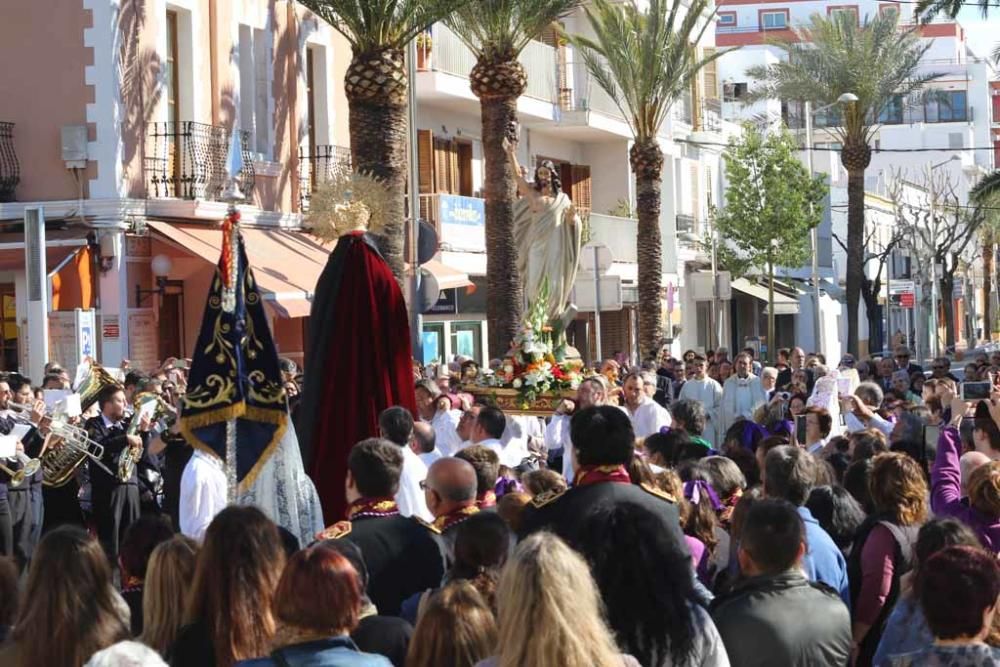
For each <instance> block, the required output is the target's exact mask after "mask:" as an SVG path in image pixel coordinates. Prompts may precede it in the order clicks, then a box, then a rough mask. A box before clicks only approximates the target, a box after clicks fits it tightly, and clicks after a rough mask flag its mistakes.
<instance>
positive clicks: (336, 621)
mask: <svg viewBox="0 0 1000 667" xmlns="http://www.w3.org/2000/svg"><path fill="white" fill-rule="evenodd" d="M363 599H364V589H363V588H362V586H361V577H360V576H359V575H358V572H357V570H355V569H354V566H353V565H351V562H350V561H349V560H348V559H347V558H346V557H345V556H344V555H342V554H341V553H340V552H338V551H337V550H336V549H333V548H331V547H329V546H327V545H326V544H325V543H322V542H321V543H319V544H315V545H313V546H311V547H308V548H306V549H302V550H301V551H298V552H296V553H295V555H293V556H292V557H291V558H290V559H289V561H288V564H287V565H286V566H285V571H284V572H283V573H282V574H281V580H280V581H279V582H278V588H277V590H276V591H275V593H274V615H275V617H276V619H277V622H278V629H277V632H276V634H275V636H274V641H273V643H272V646H273V650H272V651H271V655H270V656H269V657H265V658H256V659H253V660H243V661H241V662H239V663H238V664H239V666H240V667H288V666H289V665H337V666H338V667H348V666H350V667H391V665H392V663H391V662H389V661H388V660H387V659H386V658H384V657H382V656H380V655H374V654H371V653H362V652H361V651H359V650H358V647H357V645H356V644H355V643H354V641H353V640H351V636H350V635H351V632H352V631H353V630H354V629H355V628H356V627H357V626H358V620H359V618H360V614H361V604H362V601H363Z"/></svg>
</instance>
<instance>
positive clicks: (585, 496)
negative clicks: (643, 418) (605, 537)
mask: <svg viewBox="0 0 1000 667" xmlns="http://www.w3.org/2000/svg"><path fill="white" fill-rule="evenodd" d="M570 440H571V441H572V443H573V455H574V461H575V472H574V477H573V480H574V485H573V488H571V489H569V490H567V491H552V492H549V493H544V494H541V495H540V496H535V498H534V499H533V500H532V502H531V504H529V505H528V506H527V507H525V510H524V514H523V515H522V519H521V530H520V532H519V537H521V538H524V537H526V536H528V535H530V534H531V533H534V532H536V531H539V530H551V531H552V532H554V533H555V534H557V535H558V536H559V537H561V538H563V539H564V540H566V542H567V543H568V544H569V545H570V546H572V547H574V548H577V549H579V548H580V546H581V545H582V543H583V542H584V541H585V540H586V539H587V535H585V534H583V531H582V527H583V525H584V524H585V523H586V521H587V518H588V517H589V516H590V514H591V513H592V512H593V511H594V510H596V509H597V508H598V507H600V506H602V505H607V504H615V503H619V502H625V501H631V502H634V503H637V504H639V505H642V506H643V507H647V508H649V509H650V510H652V511H654V512H656V513H657V514H659V515H661V516H662V517H664V519H665V525H667V526H669V527H670V535H669V537H670V541H671V542H672V545H673V547H674V548H676V549H677V550H678V552H679V553H684V554H686V553H688V549H687V546H686V544H685V542H684V536H683V535H682V534H681V529H680V520H679V518H678V513H677V507H676V505H675V504H674V502H673V499H671V498H670V496H668V495H667V494H666V493H664V492H663V491H660V490H659V489H656V488H654V487H651V486H647V485H641V486H637V485H634V484H632V483H631V480H630V478H629V474H628V470H627V469H626V468H625V466H626V465H627V464H628V463H629V462H630V461H631V460H632V457H633V456H634V451H635V434H634V433H633V431H632V422H631V421H630V420H629V418H628V415H626V414H625V413H624V412H623V411H622V410H621V409H620V408H617V407H614V406H609V405H598V406H594V407H590V408H585V409H584V410H580V411H579V412H577V413H576V414H574V415H573V420H572V421H571V422H570Z"/></svg>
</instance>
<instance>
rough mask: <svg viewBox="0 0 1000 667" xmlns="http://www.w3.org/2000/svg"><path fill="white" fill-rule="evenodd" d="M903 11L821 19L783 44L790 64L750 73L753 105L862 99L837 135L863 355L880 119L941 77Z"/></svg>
mask: <svg viewBox="0 0 1000 667" xmlns="http://www.w3.org/2000/svg"><path fill="white" fill-rule="evenodd" d="M898 20H899V17H898V13H897V12H884V13H882V14H879V15H878V16H875V17H873V18H866V19H865V21H864V23H863V24H861V25H858V21H857V19H856V18H855V17H854V16H853V15H851V14H850V13H848V12H839V13H836V14H834V15H833V16H831V17H825V16H820V15H818V14H817V15H813V17H812V19H811V22H810V23H809V25H808V26H806V27H804V28H796V29H794V33H795V38H794V39H793V40H782V41H775V42H774V44H775V45H776V46H778V47H780V48H781V49H783V50H784V51H785V53H786V54H787V56H788V57H787V59H786V60H784V61H782V62H779V63H777V64H773V65H758V66H755V67H751V68H749V69H747V76H749V77H752V78H754V79H757V80H758V81H761V82H762V85H761V86H760V87H759V88H757V89H755V90H753V91H751V93H750V95H749V96H748V100H747V101H748V103H752V102H754V101H759V100H765V99H780V100H804V101H809V102H812V103H813V104H815V105H817V106H818V105H826V104H829V105H833V104H835V103H836V102H837V100H838V98H839V97H840V96H841V95H843V94H845V93H853V94H854V95H855V96H856V97H857V98H858V99H857V101H856V102H853V103H851V104H849V105H847V106H846V107H845V108H844V110H843V112H842V117H841V122H840V123H839V124H838V125H837V126H836V127H831V128H829V129H828V131H830V132H832V133H833V134H834V135H835V136H837V137H838V138H839V140H840V144H841V146H842V148H841V151H840V161H841V163H842V164H843V165H844V168H845V169H846V170H847V178H848V180H847V289H846V292H847V349H848V351H849V352H851V353H853V354H858V304H859V300H860V295H861V283H862V280H863V279H864V263H865V249H864V234H865V202H864V199H865V170H866V169H867V168H868V164H869V163H870V162H871V157H872V149H871V140H872V137H873V135H874V134H875V131H876V130H877V129H878V118H879V116H880V115H881V114H882V112H883V111H884V110H885V108H886V106H887V105H889V104H890V103H892V102H893V101H894V100H895V101H899V100H901V99H907V98H909V97H915V96H918V95H919V94H920V93H921V89H922V88H923V86H924V84H926V83H927V82H928V81H931V80H933V79H935V78H937V77H938V76H940V75H939V74H922V73H920V72H918V66H919V64H920V59H921V58H922V57H923V55H924V53H926V51H927V49H928V48H930V46H931V42H929V41H928V42H927V43H926V44H921V40H920V36H919V34H918V33H917V32H916V31H915V29H908V30H901V29H900V27H899V25H898Z"/></svg>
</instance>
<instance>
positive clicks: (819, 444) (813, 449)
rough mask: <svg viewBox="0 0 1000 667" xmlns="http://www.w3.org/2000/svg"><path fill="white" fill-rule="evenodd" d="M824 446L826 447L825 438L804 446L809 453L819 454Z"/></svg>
mask: <svg viewBox="0 0 1000 667" xmlns="http://www.w3.org/2000/svg"><path fill="white" fill-rule="evenodd" d="M824 447H826V438H823V439H821V440H817V441H816V442H814V443H813V444H811V445H809V446H808V447H806V451H807V452H809V453H810V454H819V453H820V452H821V451H823V448H824Z"/></svg>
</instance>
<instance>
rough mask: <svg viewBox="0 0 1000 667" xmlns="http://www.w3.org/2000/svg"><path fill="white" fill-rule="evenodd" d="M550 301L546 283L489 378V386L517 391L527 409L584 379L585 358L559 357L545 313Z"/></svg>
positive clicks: (521, 402) (569, 388)
mask: <svg viewBox="0 0 1000 667" xmlns="http://www.w3.org/2000/svg"><path fill="white" fill-rule="evenodd" d="M547 301H548V289H547V287H546V286H543V287H542V289H541V290H540V293H539V295H538V298H537V299H536V300H535V302H534V303H533V304H531V305H530V307H529V308H528V312H527V313H526V314H525V316H524V322H523V324H522V325H521V330H520V331H519V332H518V334H517V335H516V336H515V337H514V340H513V342H512V343H511V346H510V350H509V351H508V352H507V356H505V357H504V359H503V361H502V362H501V364H500V367H499V368H497V369H496V371H495V372H494V373H493V374H492V375H487V376H486V377H485V384H486V386H488V387H493V388H497V389H515V390H517V392H518V396H519V398H520V401H519V403H520V404H521V406H522V407H525V408H527V407H528V406H530V405H531V404H532V403H533V402H535V401H536V400H537V399H538V398H539V397H540V396H541V395H543V394H546V393H558V392H562V391H567V390H572V391H575V390H576V388H577V387H578V386H579V385H580V381H581V380H583V379H584V375H583V361H582V360H581V359H563V360H559V359H558V358H557V357H558V356H559V355H557V350H556V349H555V340H554V338H555V336H554V335H553V330H552V327H551V326H550V325H549V323H548V322H547V320H546V315H545V313H546V310H547V305H546V302H547Z"/></svg>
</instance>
